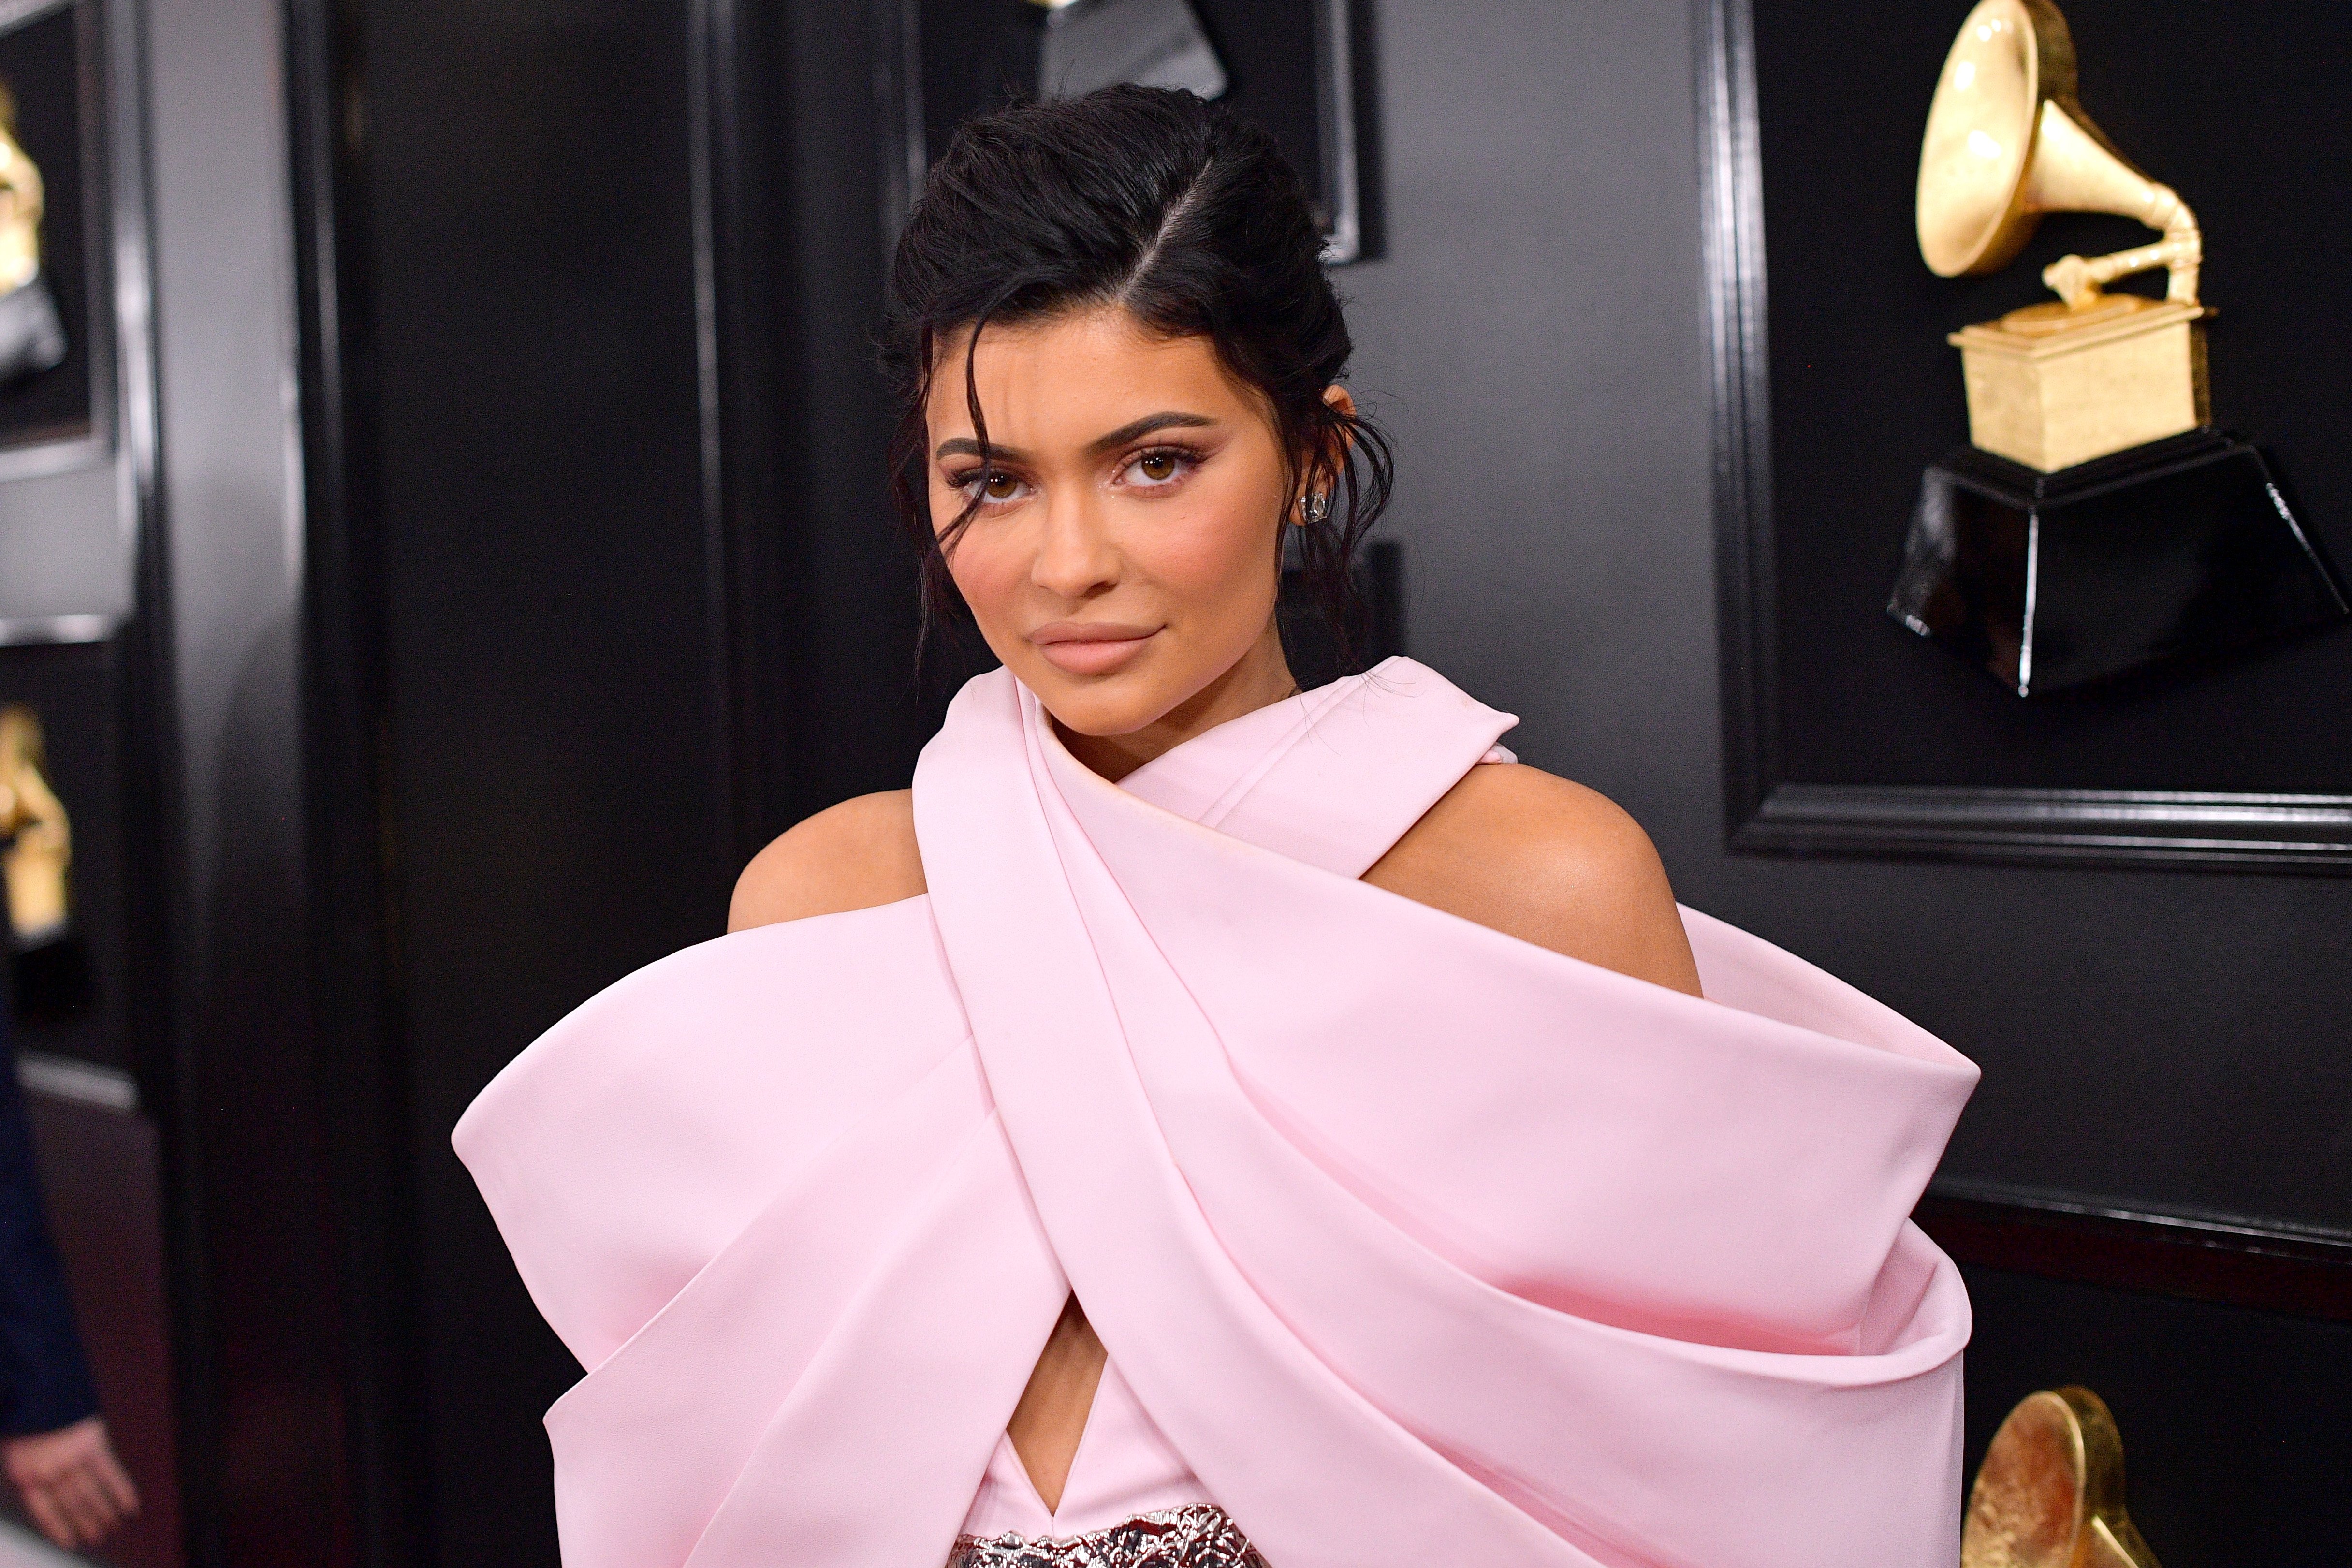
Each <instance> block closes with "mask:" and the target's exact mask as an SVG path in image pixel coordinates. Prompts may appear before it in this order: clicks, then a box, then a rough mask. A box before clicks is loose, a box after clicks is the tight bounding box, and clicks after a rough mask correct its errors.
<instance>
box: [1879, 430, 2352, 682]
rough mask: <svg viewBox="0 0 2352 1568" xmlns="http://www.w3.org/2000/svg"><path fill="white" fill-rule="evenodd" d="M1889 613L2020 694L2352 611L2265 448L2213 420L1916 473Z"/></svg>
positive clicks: (1948, 462)
mask: <svg viewBox="0 0 2352 1568" xmlns="http://www.w3.org/2000/svg"><path fill="white" fill-rule="evenodd" d="M1886 612H1887V614H1888V615H1890V616H1894V617H1895V619H1896V620H1898V621H1900V622H1902V623H1903V624H1904V625H1905V626H1908V627H1910V628H1911V629H1912V630H1913V631H1915V632H1917V633H1918V634H1919V635H1920V636H1921V637H1932V638H1934V639H1935V640H1937V642H1940V643H1942V644H1943V645H1944V646H1945V647H1948V648H1949V649H1951V651H1952V652H1953V653H1954V654H1956V655H1958V657H1960V658H1964V659H1966V660H1968V661H1969V663H1971V664H1974V665H1978V666H1979V667H1981V668H1984V669H1986V670H1988V671H1989V672H1990V674H1991V675H1992V677H1993V679H1996V680H1999V681H2000V683H2001V684H2002V685H2004V686H2007V687H2009V688H2010V689H2011V690H2013V691H2015V692H2016V693H2017V694H2018V695H2019V696H2020V697H2039V696H2043V695H2045V694H2048V693H2051V692H2055V691H2065V690H2069V689H2074V688H2077V687H2083V686H2088V685H2091V684H2092V683H2094V682H2096V681H2102V680H2108V679H2114V678H2115V677H2116V676H2120V675H2126V674H2129V673H2132V672H2134V671H2137V670H2143V669H2147V668H2152V667H2155V666H2158V665H2163V664H2169V663H2173V662H2175V661H2178V660H2183V659H2192V658H2203V657H2210V656H2212V655H2215V654H2220V653H2223V652H2227V651H2229V650H2231V649H2232V648H2239V647H2246V646H2248V645H2250V644H2253V643H2259V642H2267V641H2270V640H2272V639H2273V638H2277V637H2287V636H2291V635H2293V634H2295V633H2298V632H2304V631H2309V630H2314V629H2316V628H2318V627H2320V626H2327V625H2329V624H2331V623H2333V622H2336V621H2340V620H2343V619H2345V618H2347V616H2352V604H2347V599H2346V596H2345V593H2344V589H2343V587H2342V585H2341V584H2339V583H2338V582H2337V581H2336V576H2335V574H2333V573H2332V572H2331V571H2330V570H2329V568H2328V566H2327V563H2326V561H2325V560H2323V559H2322V557H2321V556H2320V554H2319V552H2317V551H2316V550H2315V549H2314V548H2313V547H2312V544H2311V542H2310V540H2309V539H2308V537H2307V536H2306V535H2305V532H2304V530H2303V526H2302V524H2301V523H2300V522H2298V521H2296V519H2295V517H2294V513H2293V512H2292V511H2290V510H2288V507H2287V503H2286V500H2285V499H2284V497H2282V496H2281V495H2280V494H2279V490H2278V487H2277V485H2276V484H2274V483H2273V481H2272V479H2271V474H2270V469H2269V468H2267V467H2266V466H2265V465H2264V464H2263V459H2262V455H2261V454H2260V453H2258V452H2256V451H2255V450H2254V448H2253V447H2249V446H2247V445H2246V444H2245V443H2244V442H2242V441H2239V440H2237V439H2235V438H2234V437H2230V436H2226V435H2224V434H2222V433H2221V432H2220V431H2218V430H2212V429H2200V430H2194V431H2191V432H2189V434H2187V435H2184V436H2176V437H2172V438H2170V439H2168V440H2163V441H2152V442H2150V443H2148V444H2147V445H2146V446H2143V447H2133V448H2132V449H2130V450H2129V451H2125V452H2117V453H2116V454H2115V455H2114V456H2112V457H2106V458H2099V459H2097V460H2096V461H2094V462H2088V463H2083V464H2079V465H2077V466H2076V467H2074V468H2065V469H2062V470H2060V471H2059V472H2057V473H2052V474H2045V473H2041V472H2037V471H2036V470H2034V469H2032V468H2027V467H2026V466H2024V465H2023V464H2021V463H2015V462H2011V461H2010V460H2009V459H2007V458H1997V457H1995V456H1993V455H1992V454H1991V453H1990V452H1985V451H1980V450H1979V449H1977V448H1976V447H1962V448H1961V449H1959V450H1958V451H1957V452H1954V453H1952V454H1951V455H1949V456H1948V457H1947V458H1944V459H1943V460H1942V461H1940V462H1937V463H1936V464H1934V465H1933V466H1931V467H1930V468H1928V469H1927V474H1926V475H1925V477H1924V478H1923V479H1922V480H1921V483H1920V487H1919V505H1918V510H1916V511H1915V512H1913V513H1912V517H1911V536H1910V541H1909V542H1908V543H1907V545H1906V547H1905V550H1904V560H1903V571H1902V574H1901V575H1900V576H1899V577H1898V578H1897V579H1896V580H1895V593H1894V595H1893V597H1892V598H1890V599H1889V600H1888V602H1887V605H1886Z"/></svg>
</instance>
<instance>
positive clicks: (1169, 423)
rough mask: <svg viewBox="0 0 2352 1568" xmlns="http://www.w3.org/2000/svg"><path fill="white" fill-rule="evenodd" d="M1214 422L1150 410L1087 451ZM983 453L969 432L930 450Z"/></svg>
mask: <svg viewBox="0 0 2352 1568" xmlns="http://www.w3.org/2000/svg"><path fill="white" fill-rule="evenodd" d="M1215 423H1216V421H1215V420H1214V419H1212V418H1210V417H1209V416H1207V415H1205V414H1186V413H1182V412H1181V411H1180V410H1177V409H1172V408H1171V409H1166V410H1163V411H1162V412H1160V413H1158V414H1147V415H1145V416H1143V417H1142V418H1140V419H1130V420H1129V421H1128V422H1127V423H1126V424H1124V425H1122V426H1119V427H1118V429H1116V430H1112V431H1109V432H1108V433H1107V434H1104V435H1101V436H1097V437H1095V438H1094V439H1093V440H1091V441H1089V442H1087V452H1088V453H1089V454H1094V455H1099V454H1101V453H1104V452H1108V451H1109V450H1110V449H1111V448H1113V447H1124V446H1126V445H1127V444H1128V443H1129V441H1133V440H1137V439H1139V438H1140V437H1145V436H1149V435H1150V434H1151V433H1152V432H1153V431H1155V430H1199V429H1203V428H1205V427H1207V426H1212V425H1214V424H1215ZM989 446H990V450H991V451H992V454H993V455H994V456H996V457H999V458H1006V459H1008V460H1010V461H1012V462H1016V463H1017V462H1020V461H1022V460H1023V459H1024V458H1025V457H1026V456H1027V454H1026V453H1024V452H1023V451H1022V450H1021V449H1020V448H1019V447H1002V446H998V445H996V444H995V443H994V442H991V443H990V444H989ZM980 455H981V451H980V443H979V442H977V441H975V440H973V439H972V438H971V437H969V436H952V437H949V438H948V439H947V440H944V441H942V442H940V448H939V450H938V451H936V452H934V453H932V454H931V456H932V457H934V458H977V457H979V456H980Z"/></svg>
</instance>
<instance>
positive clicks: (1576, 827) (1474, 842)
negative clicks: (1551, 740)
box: [1364, 763, 1699, 996]
mask: <svg viewBox="0 0 2352 1568" xmlns="http://www.w3.org/2000/svg"><path fill="white" fill-rule="evenodd" d="M1364 880H1365V881H1367V882H1370V883H1371V884H1372V885H1373V886H1374V887H1376V888H1385V889H1388V890H1389V891H1390V892H1392V893H1397V894H1401V895H1402V896H1403V897H1405V898H1408V899H1412V900H1414V901H1415V902H1417V903H1423V904H1428V905H1430V906H1431V907H1433V908H1435V909H1441V910H1444V911H1445V912H1446V913H1448V914H1454V915H1459V916H1461V917H1462V918H1463V919H1464V920H1467V921H1476V922H1477V923H1478V924H1480V925H1483V926H1486V927H1488V928H1489V929H1491V930H1494V931H1501V932H1503V933H1504V934H1506V935H1507V936H1515V937H1517V938H1519V939H1520V940H1521V941H1524V942H1534V943H1535V944H1536V945H1537V946H1538V947H1548V948H1549V949H1551V951H1553V952H1560V953H1565V954H1567V955H1568V956H1569V957H1570V958H1580V959H1582V960H1584V961H1585V962H1586V963H1597V964H1599V965H1601V967H1602V968H1604V969H1613V970H1615V971H1617V972H1618V973H1621V974H1630V975H1633V977H1634V978H1636V979H1638V980H1647V981H1650V982H1652V983H1654V984H1659V985H1664V986H1668V987H1671V988H1672V989H1674V990H1676V991H1683V992H1687V993H1688V994H1691V995H1693V996H1696V995H1697V994H1699V984H1698V965H1697V963H1696V962H1695V961H1694V960H1693V959H1692V957H1691V951H1690V942H1689V939H1688V938H1686V937H1685V935H1684V934H1683V923H1682V917H1681V915H1680V914H1679V913H1678V912H1677V911H1676V910H1675V894H1674V889H1673V888H1672V886H1670V885H1669V884H1668V882H1667V880H1666V870H1665V868H1664V866H1663V865H1661V864H1660V863H1659V861H1658V852H1657V850H1656V849H1655V848H1654V847H1652V845H1651V843H1650V839H1649V836H1648V835H1647V834H1645V833H1643V831H1642V829H1641V826H1640V825H1639V824H1637V823H1636V822H1634V820H1633V818H1632V817H1631V816H1627V815H1626V814H1625V813H1624V812H1623V811H1622V809H1620V808H1619V807H1618V806H1617V805H1615V804H1614V803H1613V802H1612V801H1610V800H1609V799H1608V798H1607V797H1606V796H1604V795H1599V794H1597V793H1595V792H1594V791H1592V790H1589V789H1587V788H1585V787H1584V786H1583V785H1582V784H1570V782H1569V781H1568V780H1566V779H1562V778H1555V777H1553V776H1552V775H1551V774H1549V773H1544V772H1542V771H1540V770H1539V769H1536V768H1528V767H1520V766H1518V765H1517V764H1515V763H1503V764H1487V765H1484V766H1480V767H1475V768H1472V769H1471V770H1470V771H1469V773H1466V774H1465V775H1464V776H1463V779H1462V782H1461V783H1460V784H1455V785H1454V788H1453V789H1452V791H1450V792H1449V793H1448V794H1447V795H1445V797H1444V799H1442V800H1440V801H1439V802H1438V803H1437V804H1436V805H1433V806H1432V807H1430V809H1429V812H1428V814H1427V815H1426V816H1423V818H1422V819H1421V820H1420V821H1419V822H1417V823H1415V824H1413V826H1412V829H1411V830H1410V831H1409V832H1407V833H1406V834H1405V836H1404V837H1402V839H1399V840H1398V841H1397V843H1396V845H1395V847H1393V848H1391V849H1390V851H1389V852H1388V853H1387V854H1386V855H1384V856H1382V857H1381V860H1380V863H1379V864H1378V865H1376V866H1374V867H1373V868H1371V869H1370V870H1369V871H1367V872H1365V873H1364Z"/></svg>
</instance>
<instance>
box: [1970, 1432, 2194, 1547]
mask: <svg viewBox="0 0 2352 1568" xmlns="http://www.w3.org/2000/svg"><path fill="white" fill-rule="evenodd" d="M1960 1568H2158V1565H2157V1561H2156V1553H2154V1552H2150V1551H2149V1550H2148V1549H2147V1542H2145V1541H2142V1540H2141V1539H2140V1537H2139V1531H2137V1530H2136V1529H2134V1528H2133V1526H2132V1521H2131V1516H2130V1515H2129V1514H2127V1513H2126V1512H2125V1511H2124V1441H2123V1437H2122V1436H2121V1435H2119V1434H2118V1433H2117V1432H2116V1418H2115V1417H2114V1416H2113V1415H2109V1414H2108V1413H2107V1406H2106V1403H2105V1401H2104V1400H2102V1399H2100V1397H2099V1396H2098V1395H2097V1394H2094V1393H2092V1392H2091V1391H2090V1390H2089V1389H2087V1388H2060V1389H2055V1390H2047V1389H2045V1390H2044V1391H2043V1392H2042V1393H2040V1394H2028V1395H2026V1397H2025V1398H2024V1399H2023V1400H2021V1401H2020V1402H2019V1404H2018V1406H2017V1408H2016V1409H2014V1410H2012V1411H2011V1412H2010V1413H2009V1418H2008V1419H2007V1420H2005V1421H2003V1422H2002V1423H2001V1424H2000V1431H1998V1432H1996V1433H1994V1434H1993V1439H1992V1445H1991V1447H1988V1448H1987V1449H1986V1450H1985V1457H1984V1463H1983V1464H1982V1465H1980V1466H1979V1467H1978V1468H1977V1480H1976V1485H1975V1486H1974V1487H1972V1488H1970V1489H1969V1513H1968V1522H1967V1524H1966V1525H1964V1526H1963V1527H1962V1529H1961V1531H1960Z"/></svg>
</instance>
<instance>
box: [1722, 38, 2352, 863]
mask: <svg viewBox="0 0 2352 1568" xmlns="http://www.w3.org/2000/svg"><path fill="white" fill-rule="evenodd" d="M1696 12H1697V15H1696V22H1697V26H1698V30H1699V40H1700V49H1699V68H1700V80H1699V110H1700V142H1701V149H1700V150H1701V166H1702V168H1701V172H1702V180H1703V199H1702V215H1703V217H1702V222H1703V247H1704V250H1703V263H1702V264H1703V268H1704V277H1705V279H1706V296H1707V297H1706V312H1707V314H1706V321H1707V329H1708V331H1707V340H1708V341H1707V351H1708V372H1709V380H1710V384H1711V387H1712V393H1713V395H1712V415H1713V436H1714V454H1715V527H1716V541H1717V604H1718V613H1719V637H1720V657H1721V669H1722V690H1723V740H1724V769H1725V816H1726V833H1727V841H1728V844H1729V847H1730V848H1731V849H1732V850H1734V851H1735V852H1742V853H1765V854H1841V855H1864V856H1886V857H1911V858H1938V859H1960V860H1990V861H2004V862H2012V863H2014V862H2036V861H2072V862H2089V863H2097V864H2109V865H2126V866H2166V867H2180V868H2218V869H2246V868H2273V869H2280V870H2291V871H2301V872H2322V873H2336V874H2344V873H2352V794H2260V793H2231V792H2221V791H2211V790H2193V791H2192V790H2151V789H2074V788H2023V787H1986V786H1980V785H1971V784H1949V785H1944V784H1850V783H1815V782H1810V781H1807V780H1804V779H1801V778H1799V777H1794V776H1791V775H1792V770H1791V769H1790V767H1789V765H1788V764H1787V761H1786V756H1785V753H1784V751H1783V748H1782V745H1781V737H1780V720H1779V714H1780V702H1781V697H1782V671H1781V669H1780V626H1779V624H1778V620H1777V617H1778V616H1779V613H1780V612H1779V608H1778V606H1779V605H1780V587H1781V584H1780V576H1779V573H1778V570H1777V565H1776V560H1775V556H1776V547H1775V533H1774V526H1775V507H1774V502H1775V498H1774V479H1773V471H1772V469H1773V454H1772V385H1771V361H1770V357H1769V342H1768V327H1767V312H1766V306H1767V299H1768V294H1767V266H1766V248H1765V227H1764V169H1763V159H1762V145H1761V137H1760V135H1759V107H1758V96H1757V85H1756V46H1755V36H1754V26H1753V20H1752V12H1751V7H1750V4H1749V0H1698V4H1697V6H1696ZM1924 91H1925V89H1924V88H1923V89H1922V92H1923V98H1922V108H1923V111H1924V104H1925V99H1924Z"/></svg>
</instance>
